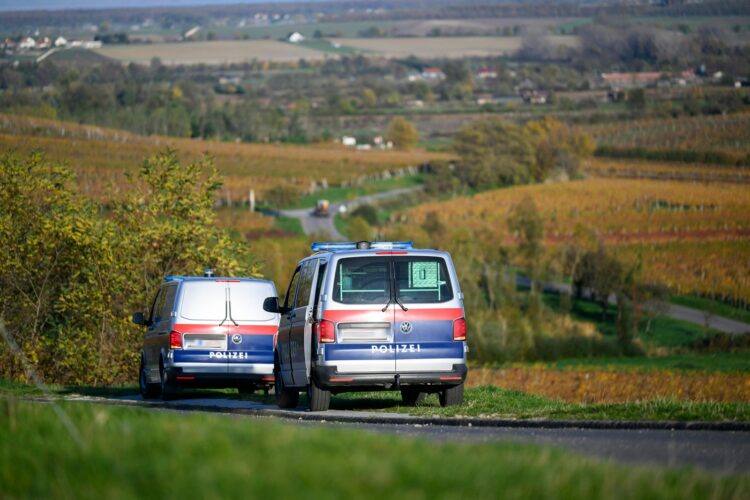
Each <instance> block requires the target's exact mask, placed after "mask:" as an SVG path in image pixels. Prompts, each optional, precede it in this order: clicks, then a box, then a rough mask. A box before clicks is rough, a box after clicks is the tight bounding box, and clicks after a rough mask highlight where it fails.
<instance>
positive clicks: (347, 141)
mask: <svg viewBox="0 0 750 500" xmlns="http://www.w3.org/2000/svg"><path fill="white" fill-rule="evenodd" d="M341 144H343V145H344V146H349V147H352V146H356V145H357V139H355V138H354V137H351V136H348V135H345V136H344V137H342V138H341Z"/></svg>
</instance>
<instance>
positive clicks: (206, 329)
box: [133, 273, 279, 399]
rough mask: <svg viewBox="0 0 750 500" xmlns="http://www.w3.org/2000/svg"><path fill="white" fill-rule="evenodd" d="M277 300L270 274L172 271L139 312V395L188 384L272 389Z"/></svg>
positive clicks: (166, 393)
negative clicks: (178, 273) (248, 275)
mask: <svg viewBox="0 0 750 500" xmlns="http://www.w3.org/2000/svg"><path fill="white" fill-rule="evenodd" d="M209 274H210V273H209ZM278 307H279V300H278V297H277V294H276V287H275V286H274V284H273V283H272V282H271V281H266V280H260V279H248V278H242V279H239V278H214V277H212V276H210V275H209V276H207V277H195V276H167V277H166V278H164V282H163V283H162V286H161V287H160V289H159V292H158V293H157V294H156V297H155V299H154V302H153V305H152V307H151V312H150V313H149V314H148V316H145V315H144V314H143V313H136V314H134V315H133V322H134V323H136V324H139V325H143V326H146V334H145V337H144V342H143V351H142V352H141V364H140V371H139V374H140V375H139V386H140V392H141V395H142V396H143V397H144V398H154V397H157V396H159V395H161V396H162V398H164V399H170V398H172V397H174V396H175V395H176V394H177V393H178V392H179V389H181V388H183V387H237V388H238V389H240V390H241V391H254V390H255V389H256V388H258V387H263V386H264V387H266V388H268V387H269V386H270V385H271V384H273V380H274V378H273V352H274V342H275V339H276V331H277V328H278V326H279V314H278Z"/></svg>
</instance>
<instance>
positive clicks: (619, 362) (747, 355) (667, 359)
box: [547, 352, 750, 373]
mask: <svg viewBox="0 0 750 500" xmlns="http://www.w3.org/2000/svg"><path fill="white" fill-rule="evenodd" d="M547 366H550V367H553V368H583V369H587V368H597V369H608V370H622V369H625V370H630V369H637V370H680V371H702V372H712V373H713V372H718V373H748V372H750V352H732V353H729V352H720V353H707V354H678V355H672V356H651V357H645V356H634V357H619V358H577V359H563V360H560V361H555V362H552V363H548V364H547Z"/></svg>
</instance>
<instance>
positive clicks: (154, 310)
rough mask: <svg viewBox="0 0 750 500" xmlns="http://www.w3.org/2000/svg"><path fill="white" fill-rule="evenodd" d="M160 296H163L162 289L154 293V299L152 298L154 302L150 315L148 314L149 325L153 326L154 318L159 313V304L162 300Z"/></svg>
mask: <svg viewBox="0 0 750 500" xmlns="http://www.w3.org/2000/svg"><path fill="white" fill-rule="evenodd" d="M162 295H164V289H163V288H160V289H159V291H158V292H156V297H154V301H153V302H152V303H151V314H149V316H148V319H149V321H150V322H151V324H154V323H155V322H156V321H155V320H156V317H157V316H158V313H159V304H160V301H161V300H162Z"/></svg>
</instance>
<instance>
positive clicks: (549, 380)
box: [467, 366, 750, 403]
mask: <svg viewBox="0 0 750 500" xmlns="http://www.w3.org/2000/svg"><path fill="white" fill-rule="evenodd" d="M467 385H468V386H469V387H479V386H484V385H496V386H499V387H503V388H504V389H513V390H517V391H522V392H527V393H531V394H537V395H540V396H544V397H547V398H551V399H557V400H562V401H569V402H573V403H625V402H632V401H646V400H653V399H662V398H670V399H677V400H680V401H693V402H698V401H717V402H749V401H750V376H748V375H746V374H733V373H731V374H730V373H705V372H700V373H693V372H680V371H671V370H649V371H639V370H636V369H632V370H616V371H615V370H603V369H564V370H558V369H550V368H546V367H544V366H532V367H513V368H503V369H499V370H496V369H490V368H475V369H472V370H469V378H468V380H467Z"/></svg>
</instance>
